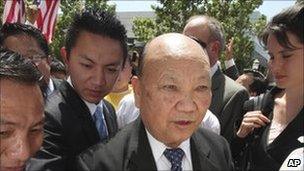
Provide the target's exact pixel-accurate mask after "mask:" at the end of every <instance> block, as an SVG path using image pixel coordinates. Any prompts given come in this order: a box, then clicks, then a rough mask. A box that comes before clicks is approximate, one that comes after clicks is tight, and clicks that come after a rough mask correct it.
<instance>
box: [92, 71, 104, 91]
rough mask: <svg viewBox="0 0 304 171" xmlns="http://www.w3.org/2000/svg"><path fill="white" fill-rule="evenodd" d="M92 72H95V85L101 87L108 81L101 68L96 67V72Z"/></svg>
mask: <svg viewBox="0 0 304 171" xmlns="http://www.w3.org/2000/svg"><path fill="white" fill-rule="evenodd" d="M92 74H93V83H94V86H97V87H101V86H103V85H105V83H106V81H105V75H104V73H103V70H102V69H101V68H99V69H96V70H95V72H93V73H92Z"/></svg>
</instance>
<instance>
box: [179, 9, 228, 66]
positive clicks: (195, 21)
mask: <svg viewBox="0 0 304 171" xmlns="http://www.w3.org/2000/svg"><path fill="white" fill-rule="evenodd" d="M183 34H184V35H186V36H192V37H195V38H197V39H199V40H200V41H202V42H204V43H205V44H207V49H206V50H207V53H208V56H209V59H210V64H211V66H213V65H214V64H215V63H216V62H217V60H218V58H219V55H220V52H221V51H222V50H224V48H225V39H224V34H223V29H222V26H221V24H220V23H219V22H218V21H217V20H216V19H215V18H212V17H209V16H205V15H198V16H193V17H191V18H190V19H189V20H188V22H187V24H186V26H185V28H184V31H183Z"/></svg>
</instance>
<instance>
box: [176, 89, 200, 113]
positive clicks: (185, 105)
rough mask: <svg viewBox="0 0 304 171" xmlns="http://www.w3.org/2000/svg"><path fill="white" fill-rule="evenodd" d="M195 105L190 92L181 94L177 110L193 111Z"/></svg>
mask: <svg viewBox="0 0 304 171" xmlns="http://www.w3.org/2000/svg"><path fill="white" fill-rule="evenodd" d="M196 108H197V106H196V104H195V102H194V100H193V97H192V95H191V94H187V93H185V94H183V95H182V97H181V99H180V101H179V102H178V103H177V110H179V111H182V112H186V113H187V112H188V113H189V112H193V111H194V110H196Z"/></svg>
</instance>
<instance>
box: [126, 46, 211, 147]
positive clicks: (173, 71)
mask: <svg viewBox="0 0 304 171" xmlns="http://www.w3.org/2000/svg"><path fill="white" fill-rule="evenodd" d="M188 50H189V51H191V50H192V49H191V48H189V49H188ZM151 51H152V50H151ZM151 55H152V54H151ZM156 55H157V56H158V57H159V58H158V59H148V58H149V57H148V56H149V55H147V59H145V60H146V61H145V65H144V69H143V74H142V77H140V78H139V79H138V78H137V77H135V78H133V79H132V84H133V86H134V89H135V98H136V103H137V105H138V106H139V108H140V113H141V118H142V121H143V123H144V124H145V127H146V128H147V129H148V131H149V132H150V133H151V134H152V135H153V136H154V137H155V138H156V139H158V140H159V141H161V142H163V143H164V144H166V145H167V146H170V147H177V146H178V145H179V144H180V143H181V142H182V141H184V140H186V139H187V138H189V137H190V136H191V135H192V133H193V132H194V131H195V130H196V129H197V128H198V125H199V124H200V123H201V120H202V119H203V117H204V116H205V113H206V111H207V109H208V107H209V105H210V99H211V91H210V77H209V72H210V68H209V63H208V62H206V61H203V60H202V59H201V58H202V56H201V55H202V54H200V56H199V57H197V56H191V55H192V54H191V53H185V54H180V56H179V57H178V58H175V57H174V56H170V54H169V55H168V54H166V53H164V52H156ZM172 55H174V54H172ZM187 55H189V56H187ZM206 58H207V57H206Z"/></svg>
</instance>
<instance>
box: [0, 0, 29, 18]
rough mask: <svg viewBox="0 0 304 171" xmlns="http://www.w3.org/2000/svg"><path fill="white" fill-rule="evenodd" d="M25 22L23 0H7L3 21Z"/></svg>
mask: <svg viewBox="0 0 304 171" xmlns="http://www.w3.org/2000/svg"><path fill="white" fill-rule="evenodd" d="M16 22H18V23H25V6H24V1H23V0H6V1H5V5H4V11H3V18H2V23H16Z"/></svg>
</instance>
